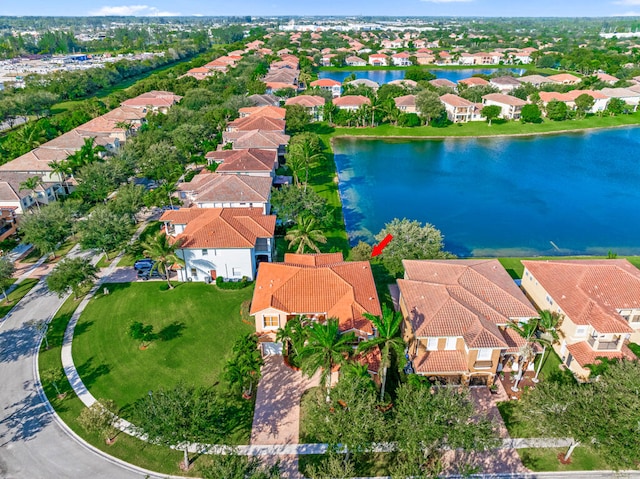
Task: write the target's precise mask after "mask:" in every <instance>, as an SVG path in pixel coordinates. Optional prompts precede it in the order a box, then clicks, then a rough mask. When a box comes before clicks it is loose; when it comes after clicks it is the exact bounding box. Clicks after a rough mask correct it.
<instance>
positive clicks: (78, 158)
mask: <svg viewBox="0 0 640 479" xmlns="http://www.w3.org/2000/svg"><path fill="white" fill-rule="evenodd" d="M95 142H96V141H95V138H85V140H84V144H83V145H82V146H81V147H80V149H79V150H78V151H76V152H75V153H73V154H72V155H69V158H67V162H68V165H69V167H70V168H71V171H72V173H75V172H76V171H78V170H79V169H80V168H82V167H83V166H87V165H89V164H91V163H93V162H95V161H99V160H100V159H101V157H100V153H103V152H105V151H107V149H106V148H105V147H104V146H102V145H96V144H95Z"/></svg>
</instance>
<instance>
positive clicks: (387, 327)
mask: <svg viewBox="0 0 640 479" xmlns="http://www.w3.org/2000/svg"><path fill="white" fill-rule="evenodd" d="M363 316H364V317H365V318H367V319H368V320H369V321H371V323H373V326H374V327H375V328H376V331H377V333H378V335H377V336H376V337H374V338H371V339H369V340H368V341H365V342H363V343H360V344H359V345H358V351H363V352H364V351H370V350H371V349H373V348H376V347H379V348H380V354H381V360H380V367H381V368H382V375H381V378H380V401H384V390H385V386H386V383H387V370H388V369H389V366H390V365H391V351H392V350H394V351H396V353H397V354H399V355H402V351H403V349H404V341H403V340H402V338H401V337H400V336H399V334H398V333H399V332H400V325H401V324H402V314H400V313H398V312H396V311H394V310H392V309H391V308H389V306H387V305H386V304H385V305H383V306H382V316H374V315H372V314H369V313H364V315H363Z"/></svg>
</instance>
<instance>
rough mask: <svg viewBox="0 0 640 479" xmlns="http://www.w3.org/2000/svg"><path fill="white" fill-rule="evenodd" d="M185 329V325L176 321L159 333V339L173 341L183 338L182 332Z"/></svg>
mask: <svg viewBox="0 0 640 479" xmlns="http://www.w3.org/2000/svg"><path fill="white" fill-rule="evenodd" d="M185 327H186V326H185V325H184V323H181V322H179V321H174V322H173V323H171V324H169V325H168V326H165V327H164V328H162V329H161V330H160V331H158V339H159V340H160V341H171V340H172V339H176V338H179V337H180V336H182V331H183V330H184V328H185Z"/></svg>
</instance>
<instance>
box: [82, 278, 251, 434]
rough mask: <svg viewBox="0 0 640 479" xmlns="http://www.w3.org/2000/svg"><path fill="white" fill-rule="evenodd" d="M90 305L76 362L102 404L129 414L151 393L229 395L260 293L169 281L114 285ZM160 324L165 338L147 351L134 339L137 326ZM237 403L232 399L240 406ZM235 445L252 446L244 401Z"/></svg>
mask: <svg viewBox="0 0 640 479" xmlns="http://www.w3.org/2000/svg"><path fill="white" fill-rule="evenodd" d="M107 287H108V289H109V291H110V292H109V294H108V295H104V294H99V295H96V297H95V298H94V299H93V300H92V301H91V302H90V303H89V304H88V305H87V308H86V309H85V311H84V312H83V313H82V316H81V317H80V319H79V321H78V324H77V326H76V330H75V337H74V342H73V357H74V361H75V364H76V367H77V369H78V372H79V374H80V376H81V378H82V380H83V381H84V383H85V385H86V386H87V388H88V389H89V390H90V391H91V393H92V394H93V395H94V397H96V398H105V399H112V400H114V401H115V402H116V404H117V405H118V406H120V407H121V408H123V414H122V415H123V416H124V417H127V410H128V408H129V407H130V406H131V405H132V404H133V403H134V402H135V401H137V400H138V399H140V398H143V397H146V395H147V394H148V391H152V390H157V389H158V388H160V387H164V388H171V387H173V386H175V385H176V384H178V383H179V382H183V383H185V384H193V385H196V386H203V387H209V386H213V387H215V388H216V389H219V392H220V393H222V394H226V392H227V391H226V387H225V386H224V385H223V384H222V383H221V373H222V370H223V367H224V365H225V362H226V360H227V359H228V356H229V354H230V352H231V348H232V346H233V344H234V342H235V341H236V339H238V338H240V337H241V336H242V335H244V334H247V333H250V332H252V331H253V328H252V327H251V325H249V324H246V323H244V322H243V321H242V320H241V316H240V307H241V304H242V303H243V302H245V301H247V300H249V299H250V298H251V295H252V292H253V287H247V288H245V289H241V290H234V291H221V290H219V289H217V288H216V287H215V286H210V285H205V284H197V283H194V284H187V283H182V284H179V285H177V286H176V288H175V289H174V290H165V289H166V284H165V283H163V282H149V283H144V284H142V283H122V284H108V285H107ZM133 321H140V322H142V323H144V324H145V325H152V326H153V332H154V333H155V334H156V335H157V338H156V339H154V340H153V341H151V342H150V344H148V346H146V347H141V343H140V341H136V340H134V339H132V338H131V337H130V336H129V325H130V324H131V323H132V322H133ZM233 400H234V399H233V398H231V397H230V398H229V401H233ZM241 406H242V407H240V408H239V409H240V410H241V411H242V413H241V414H240V415H239V417H238V418H237V421H236V424H235V430H234V432H233V434H232V437H229V438H228V440H227V442H228V443H229V444H246V443H247V442H248V438H249V434H250V429H251V422H252V418H253V407H252V404H251V402H246V401H245V402H242V403H241Z"/></svg>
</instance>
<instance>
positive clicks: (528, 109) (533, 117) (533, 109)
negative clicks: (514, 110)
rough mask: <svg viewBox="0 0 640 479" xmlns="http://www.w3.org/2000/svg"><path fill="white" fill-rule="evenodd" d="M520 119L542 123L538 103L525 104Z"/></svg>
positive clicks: (525, 121)
mask: <svg viewBox="0 0 640 479" xmlns="http://www.w3.org/2000/svg"><path fill="white" fill-rule="evenodd" d="M589 98H591V97H589ZM520 120H522V123H541V122H542V112H541V111H540V108H538V105H535V104H533V103H530V104H527V105H525V106H523V107H522V112H521V113H520Z"/></svg>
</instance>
